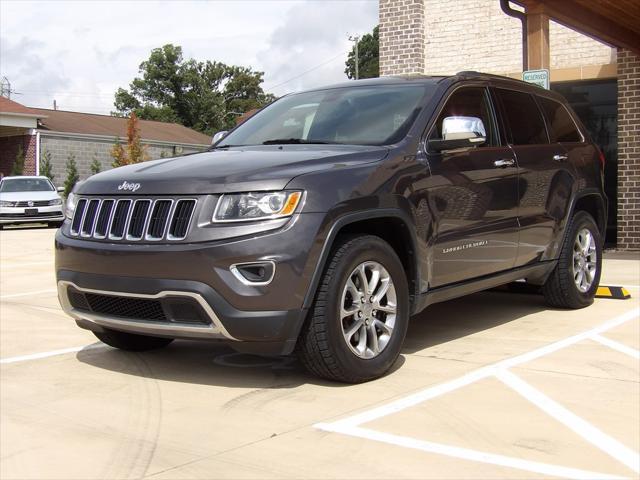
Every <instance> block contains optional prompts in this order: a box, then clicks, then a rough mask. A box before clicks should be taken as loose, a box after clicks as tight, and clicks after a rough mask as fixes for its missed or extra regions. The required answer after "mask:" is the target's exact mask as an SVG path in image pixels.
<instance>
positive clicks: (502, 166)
mask: <svg viewBox="0 0 640 480" xmlns="http://www.w3.org/2000/svg"><path fill="white" fill-rule="evenodd" d="M447 117H473V118H477V119H480V120H481V122H482V124H483V125H484V129H485V132H484V133H485V136H486V142H485V143H484V144H483V145H481V146H476V147H473V148H466V149H457V150H451V151H445V152H429V153H428V159H429V167H430V169H431V177H430V178H429V180H428V186H426V190H427V195H428V198H429V205H430V207H431V211H432V214H433V217H434V218H435V236H434V248H433V250H432V252H433V254H432V257H431V275H430V278H429V284H430V286H431V287H439V286H443V285H447V284H452V283H456V282H459V281H464V280H469V279H472V278H476V277H481V276H483V275H488V274H492V273H495V272H498V271H502V270H508V269H510V268H512V267H513V265H514V262H515V257H516V253H517V241H518V223H517V206H518V198H517V194H518V187H517V182H518V169H517V165H516V161H515V158H514V154H513V152H512V151H511V149H510V148H509V147H508V146H506V145H504V144H502V142H501V140H500V136H499V134H498V129H497V125H496V123H495V115H494V110H493V105H492V102H491V99H490V96H489V91H488V89H487V88H486V87H483V86H465V87H460V88H458V89H456V90H455V91H454V92H453V93H451V94H450V95H449V97H448V98H447V100H446V101H445V103H444V105H443V107H442V110H441V111H440V113H439V114H438V118H437V120H436V123H435V124H434V125H433V127H432V130H431V132H430V134H429V138H430V139H442V138H443V137H444V136H445V135H444V134H443V131H442V130H443V129H442V126H443V122H444V119H445V118H447Z"/></svg>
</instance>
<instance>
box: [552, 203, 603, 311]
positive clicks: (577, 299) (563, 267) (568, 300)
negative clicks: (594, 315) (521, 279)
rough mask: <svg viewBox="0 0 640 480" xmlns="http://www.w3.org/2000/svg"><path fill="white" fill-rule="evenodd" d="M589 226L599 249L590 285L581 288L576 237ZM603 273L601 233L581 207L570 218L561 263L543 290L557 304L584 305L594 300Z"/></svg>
mask: <svg viewBox="0 0 640 480" xmlns="http://www.w3.org/2000/svg"><path fill="white" fill-rule="evenodd" d="M583 229H587V230H588V231H589V232H590V233H591V235H592V236H593V240H594V243H595V253H596V262H595V263H596V272H595V275H594V279H593V283H592V284H591V286H590V288H589V289H588V290H587V291H585V292H581V291H580V289H579V288H578V286H577V284H576V282H575V280H574V275H573V262H574V258H573V252H574V243H575V242H576V237H577V235H578V233H579V232H580V231H582V230H583ZM601 273H602V237H601V236H600V230H598V227H597V225H596V222H595V221H594V219H593V217H592V216H591V215H589V214H588V213H587V212H584V211H578V212H576V214H575V215H574V216H573V218H572V219H571V221H570V223H569V225H568V227H567V232H566V235H565V238H564V242H563V244H562V250H561V251H560V258H559V259H558V265H556V267H555V269H554V270H553V272H552V273H551V275H550V276H549V278H548V279H547V281H546V283H545V284H544V285H543V286H542V293H543V294H544V298H545V300H546V302H547V304H548V305H550V306H552V307H556V308H571V309H577V308H584V307H588V306H589V305H591V304H592V303H593V298H594V296H595V294H596V290H597V289H598V284H599V283H600V275H601Z"/></svg>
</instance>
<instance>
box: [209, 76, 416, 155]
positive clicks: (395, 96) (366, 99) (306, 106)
mask: <svg viewBox="0 0 640 480" xmlns="http://www.w3.org/2000/svg"><path fill="white" fill-rule="evenodd" d="M426 92H427V86H425V85H381V86H373V87H346V88H335V89H331V90H321V91H315V92H306V93H299V94H294V95H289V96H286V97H283V98H281V99H280V100H278V101H276V102H274V103H273V104H271V105H269V106H268V107H266V108H265V109H264V110H262V111H260V112H258V113H257V114H256V115H254V116H253V117H251V118H250V119H249V120H247V121H246V122H245V123H243V124H242V125H241V126H240V127H238V128H237V129H236V130H234V131H233V132H231V133H230V134H229V135H227V137H225V138H224V139H223V140H222V141H221V142H220V143H218V144H217V145H216V147H218V148H219V147H224V146H235V145H238V146H239V145H263V144H266V145H269V144H279V143H280V144H286V143H338V144H349V145H389V144H392V143H396V142H398V141H400V140H402V139H403V138H404V136H405V135H406V134H407V132H408V131H409V128H411V125H412V124H413V121H414V120H415V118H416V117H417V115H418V113H419V112H420V109H421V106H422V105H423V104H424V100H423V98H424V96H425V94H426Z"/></svg>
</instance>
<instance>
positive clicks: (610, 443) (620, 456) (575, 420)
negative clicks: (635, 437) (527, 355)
mask: <svg viewBox="0 0 640 480" xmlns="http://www.w3.org/2000/svg"><path fill="white" fill-rule="evenodd" d="M496 377H498V379H499V380H500V381H502V382H503V383H504V384H505V385H507V386H508V387H511V388H512V389H514V390H515V391H516V392H518V393H519V394H520V395H522V396H523V397H524V398H526V399H527V400H529V401H530V402H531V403H533V404H534V405H535V406H536V407H538V408H540V409H541V410H543V411H544V412H545V413H546V414H547V415H549V416H551V417H553V418H555V419H556V420H557V421H559V422H560V423H562V424H563V425H565V426H566V427H568V428H570V429H571V430H573V431H574V432H575V433H577V434H578V435H580V436H581V437H582V438H583V439H585V440H586V441H587V442H589V443H591V444H593V445H594V446H596V447H597V448H599V449H600V450H602V451H603V452H605V453H607V454H608V455H610V456H611V457H613V458H615V459H616V460H618V461H619V462H620V463H622V464H624V465H626V466H627V467H629V468H630V469H631V470H633V471H634V472H636V473H640V456H638V454H637V453H636V452H634V451H633V450H631V449H630V448H627V447H626V446H625V445H623V444H622V443H620V442H618V441H617V440H616V439H615V438H613V437H610V436H609V435H607V434H606V433H604V432H602V431H601V430H599V429H598V428H596V427H594V426H593V425H591V424H590V423H589V422H587V421H586V420H584V419H582V418H580V417H579V416H577V415H576V414H575V413H573V412H571V411H569V410H567V409H566V408H565V407H563V406H562V405H560V404H559V403H558V402H556V401H554V400H552V399H551V398H549V397H547V396H546V395H545V394H544V393H542V392H541V391H540V390H538V389H537V388H534V387H533V386H531V385H529V384H528V383H527V382H525V381H524V380H522V379H521V378H520V377H518V376H517V375H514V374H513V373H511V372H509V371H507V370H502V371H498V372H496Z"/></svg>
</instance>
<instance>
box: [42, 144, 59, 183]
mask: <svg viewBox="0 0 640 480" xmlns="http://www.w3.org/2000/svg"><path fill="white" fill-rule="evenodd" d="M40 175H44V176H45V177H47V178H49V180H51V182H52V183H53V180H54V179H55V178H56V176H55V175H54V174H53V166H52V165H51V152H49V151H48V150H45V151H44V152H42V157H41V158H40Z"/></svg>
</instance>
